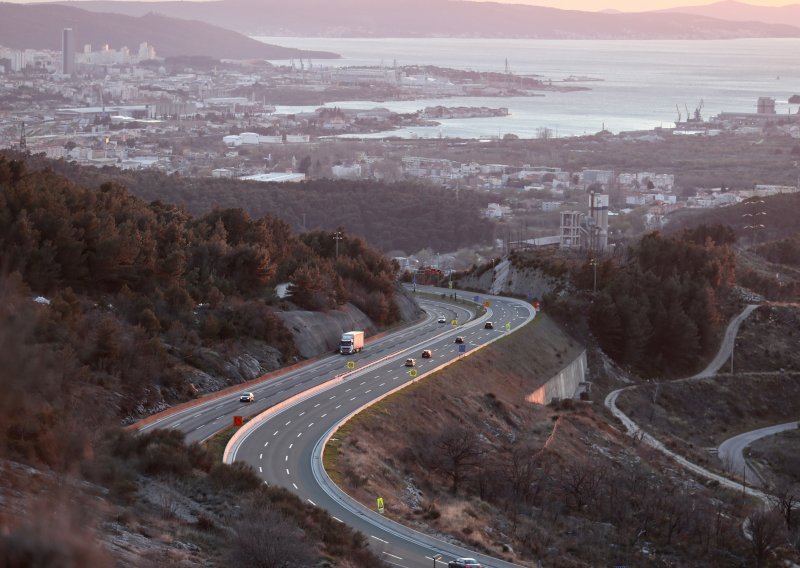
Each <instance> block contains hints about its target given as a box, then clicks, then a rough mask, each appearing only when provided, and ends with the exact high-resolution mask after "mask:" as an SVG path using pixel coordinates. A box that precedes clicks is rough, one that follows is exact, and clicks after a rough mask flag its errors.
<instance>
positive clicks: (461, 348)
mask: <svg viewBox="0 0 800 568" xmlns="http://www.w3.org/2000/svg"><path fill="white" fill-rule="evenodd" d="M458 352H459V353H466V352H467V346H466V345H464V344H463V343H462V344H461V345H459V346H458Z"/></svg>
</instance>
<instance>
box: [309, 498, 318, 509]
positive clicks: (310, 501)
mask: <svg viewBox="0 0 800 568" xmlns="http://www.w3.org/2000/svg"><path fill="white" fill-rule="evenodd" d="M307 501H308V502H309V503H311V504H312V505H314V506H315V507H316V506H317V504H316V503H314V501H312V500H311V499H308V500H307Z"/></svg>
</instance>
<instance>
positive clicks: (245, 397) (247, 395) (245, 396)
mask: <svg viewBox="0 0 800 568" xmlns="http://www.w3.org/2000/svg"><path fill="white" fill-rule="evenodd" d="M255 400H256V395H254V394H253V393H251V392H243V393H242V394H241V395H240V396H239V402H255Z"/></svg>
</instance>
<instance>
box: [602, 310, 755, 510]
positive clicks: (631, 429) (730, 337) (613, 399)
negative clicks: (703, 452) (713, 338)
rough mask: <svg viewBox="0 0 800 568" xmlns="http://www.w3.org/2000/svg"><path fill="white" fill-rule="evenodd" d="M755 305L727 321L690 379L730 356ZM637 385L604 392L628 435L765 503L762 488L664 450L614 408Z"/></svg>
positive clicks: (714, 368) (711, 370)
mask: <svg viewBox="0 0 800 568" xmlns="http://www.w3.org/2000/svg"><path fill="white" fill-rule="evenodd" d="M756 307H758V306H757V305H752V304H751V305H748V306H747V307H746V308H745V309H744V310H743V311H742V313H740V314H739V315H738V316H736V317H735V318H733V320H731V322H730V323H729V324H728V328H727V329H726V331H725V337H724V339H723V341H722V345H721V346H720V349H719V352H718V353H717V355H716V356H715V357H714V359H713V360H712V361H711V363H710V364H709V365H708V366H707V367H706V368H705V369H704V370H703V371H701V372H700V373H698V374H697V375H694V376H693V377H691V378H693V379H699V378H703V377H710V376H713V375H714V374H715V373H716V372H717V371H718V370H719V369H720V367H722V365H723V364H724V363H725V361H727V360H728V358H729V357H730V355H731V353H732V352H733V345H734V341H735V339H736V333H737V332H738V331H739V326H740V325H741V323H742V321H744V319H745V318H747V316H749V315H750V314H751V313H752V312H753V310H754V309H756ZM637 386H639V385H631V386H629V387H624V388H621V389H617V390H615V391H612V392H610V393H609V394H608V396H606V399H605V405H606V407H607V408H608V409H609V410H610V411H611V413H612V414H613V415H614V416H616V417H617V418H619V420H620V421H621V422H622V424H623V425H624V426H625V428H626V429H627V432H628V434H629V435H631V436H633V437H635V438H639V439H641V441H642V442H644V443H646V444H647V445H649V446H651V447H653V448H655V449H656V450H658V451H660V452H661V453H662V454H664V455H666V456H669V457H670V458H672V459H673V460H675V461H676V462H678V463H679V464H681V465H682V466H683V467H684V468H686V469H688V470H689V471H691V472H693V473H696V474H697V475H700V476H702V477H705V478H707V479H712V480H714V481H717V482H718V483H719V484H720V485H722V486H723V487H728V488H730V489H734V490H737V491H742V490H744V491H745V492H746V493H747V494H748V495H751V496H753V497H756V498H758V499H760V500H761V501H763V502H765V503H766V502H768V499H769V498H768V495H767V494H766V493H764V492H763V491H760V490H758V489H754V488H752V487H749V486H745V487H744V488H743V487H742V483H741V482H739V481H733V480H732V479H728V478H727V477H724V476H722V475H719V474H716V473H714V472H712V471H709V470H707V469H706V468H704V467H701V466H699V465H697V464H696V463H693V462H691V461H689V460H687V459H686V458H684V457H683V456H681V455H678V454H676V453H675V452H673V451H672V450H670V449H668V448H667V447H666V446H665V445H664V444H662V443H661V442H660V441H659V440H657V439H656V438H654V437H653V436H651V435H650V434H648V433H647V432H645V431H644V430H642V428H640V427H639V425H638V424H636V423H635V422H634V421H633V420H631V419H630V418H629V417H628V416H627V415H626V414H625V413H624V412H622V411H621V410H620V409H619V408H618V407H617V398H619V395H620V393H621V392H623V391H626V390H628V389H633V388H636V387H637Z"/></svg>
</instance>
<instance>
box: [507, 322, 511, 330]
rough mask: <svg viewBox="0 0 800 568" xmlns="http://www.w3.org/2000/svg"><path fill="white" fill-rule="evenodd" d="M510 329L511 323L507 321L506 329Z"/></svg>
mask: <svg viewBox="0 0 800 568" xmlns="http://www.w3.org/2000/svg"><path fill="white" fill-rule="evenodd" d="M510 329H511V323H510V322H509V323H507V324H506V331H508V330H510Z"/></svg>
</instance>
